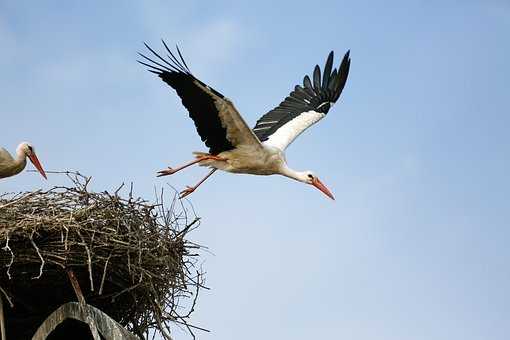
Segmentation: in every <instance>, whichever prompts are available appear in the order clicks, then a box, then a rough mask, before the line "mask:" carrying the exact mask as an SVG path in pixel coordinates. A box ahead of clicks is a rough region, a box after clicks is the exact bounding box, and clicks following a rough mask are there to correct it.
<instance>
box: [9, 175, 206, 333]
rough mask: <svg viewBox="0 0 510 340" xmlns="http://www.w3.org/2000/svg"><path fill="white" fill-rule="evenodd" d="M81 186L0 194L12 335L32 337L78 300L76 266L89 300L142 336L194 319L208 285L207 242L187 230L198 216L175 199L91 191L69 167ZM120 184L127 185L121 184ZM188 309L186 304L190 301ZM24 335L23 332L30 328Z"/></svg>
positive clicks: (86, 297) (71, 177) (167, 331)
mask: <svg viewBox="0 0 510 340" xmlns="http://www.w3.org/2000/svg"><path fill="white" fill-rule="evenodd" d="M67 176H68V178H69V179H71V181H72V183H73V185H72V186H70V187H65V186H59V187H54V188H53V189H51V190H48V191H41V190H40V191H36V192H30V193H20V194H3V195H0V248H1V249H0V254H1V255H0V294H2V295H3V296H2V298H3V299H4V301H7V302H8V303H9V305H10V308H8V309H7V310H6V315H7V317H8V330H9V333H11V332H12V333H15V332H17V334H25V335H26V336H20V337H19V338H29V337H31V335H32V334H33V333H34V332H35V329H36V328H37V327H38V326H39V324H40V323H41V321H42V320H44V318H46V317H47V316H48V315H49V314H50V313H51V312H52V311H53V310H55V309H56V308H58V307H59V306H60V305H61V304H62V303H65V302H68V301H75V300H76V296H75V294H74V292H73V290H72V287H71V284H70V283H69V281H68V279H67V275H66V272H67V271H68V270H70V269H71V270H72V271H73V272H74V274H75V275H76V277H77V278H78V281H79V283H80V286H81V289H82V290H83V294H84V296H85V300H86V301H87V303H89V304H91V305H94V306H96V307H98V308H100V309H101V310H103V311H104V312H106V313H107V314H109V315H110V316H111V317H112V318H114V319H115V320H117V321H118V322H119V323H120V324H122V325H124V326H126V327H127V328H128V329H129V330H130V331H132V332H133V333H135V334H137V335H139V336H140V337H148V336H149V334H152V333H154V332H158V333H160V334H161V335H162V336H163V337H164V338H165V339H170V326H172V325H175V323H177V324H181V325H184V326H185V327H188V330H191V327H193V326H190V325H189V324H188V320H189V317H190V314H191V313H192V312H193V309H194V306H195V303H196V298H197V294H198V291H199V289H200V288H203V286H202V283H203V279H202V275H201V272H199V271H197V269H196V264H197V259H198V258H197V257H196V256H197V254H196V253H197V251H198V249H199V248H200V247H199V246H198V245H196V244H194V243H192V242H190V241H187V240H186V239H185V236H186V235H187V233H188V232H189V231H190V230H192V229H193V228H195V227H196V226H198V223H197V222H198V221H199V219H198V218H196V215H194V214H191V215H189V214H188V212H189V211H191V210H192V208H191V209H190V207H187V208H186V207H184V206H183V205H182V204H181V203H180V202H181V201H178V200H176V199H175V196H174V199H173V200H172V201H171V203H170V205H169V206H168V207H166V208H165V207H164V206H163V202H162V200H163V195H162V193H161V196H159V195H158V198H157V199H156V203H155V204H151V203H149V202H147V201H144V200H142V199H140V198H134V197H133V194H132V190H130V192H129V195H128V197H126V198H122V197H121V196H119V194H118V193H119V190H117V191H115V192H113V193H108V192H106V191H105V192H101V193H96V192H91V191H89V190H88V189H87V186H88V184H89V181H90V178H86V177H84V176H82V175H80V174H78V173H67ZM119 189H120V188H119ZM183 306H186V307H183ZM23 332H24V333H23Z"/></svg>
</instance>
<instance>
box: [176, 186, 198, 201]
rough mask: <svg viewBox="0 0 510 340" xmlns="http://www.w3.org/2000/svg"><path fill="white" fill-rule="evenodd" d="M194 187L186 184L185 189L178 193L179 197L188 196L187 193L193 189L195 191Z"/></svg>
mask: <svg viewBox="0 0 510 340" xmlns="http://www.w3.org/2000/svg"><path fill="white" fill-rule="evenodd" d="M195 189H196V187H190V186H186V189H184V190H183V191H181V193H180V195H179V198H180V199H183V198H184V197H186V196H188V195H189V194H191V193H192V192H193V191H195Z"/></svg>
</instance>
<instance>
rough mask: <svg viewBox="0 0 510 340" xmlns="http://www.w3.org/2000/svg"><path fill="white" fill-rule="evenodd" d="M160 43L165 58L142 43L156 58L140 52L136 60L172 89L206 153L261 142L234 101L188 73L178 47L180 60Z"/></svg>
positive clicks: (216, 152) (215, 152) (214, 153)
mask: <svg viewBox="0 0 510 340" xmlns="http://www.w3.org/2000/svg"><path fill="white" fill-rule="evenodd" d="M163 45H164V46H165V49H166V51H167V52H168V53H169V55H168V56H167V57H168V59H164V58H162V57H161V56H160V55H159V54H158V53H156V52H155V51H154V50H153V49H152V48H150V47H149V46H148V45H147V44H145V46H146V47H147V48H148V49H149V51H150V52H151V53H152V54H154V56H155V57H156V58H154V59H156V60H157V61H156V60H154V59H151V58H149V57H147V56H145V55H143V54H141V53H139V55H140V56H141V57H142V58H144V59H145V61H140V60H139V61H138V62H139V63H140V64H142V65H145V66H147V67H149V71H150V72H153V73H155V74H157V75H158V76H159V77H160V78H161V79H162V80H163V81H164V82H165V83H167V84H168V85H170V86H171V87H173V88H174V89H175V91H176V92H177V94H178V95H179V97H181V99H182V104H183V105H184V106H185V107H186V109H187V110H188V112H189V116H190V117H191V119H193V121H194V122H195V126H196V129H197V132H198V134H199V135H200V137H201V138H202V141H203V142H204V143H205V145H206V146H208V147H209V152H210V153H211V154H213V155H216V154H218V153H220V152H222V151H227V150H231V149H233V148H234V147H236V146H239V145H261V144H260V141H259V140H258V138H257V137H256V136H255V134H254V133H253V132H252V131H251V130H250V128H249V127H248V125H247V124H246V123H245V121H244V120H243V118H242V117H241V115H240V114H239V112H238V111H237V109H236V108H235V107H234V104H233V103H232V102H231V101H230V100H228V99H227V98H225V97H224V96H223V95H222V94H221V93H219V92H218V91H216V90H214V89H213V88H211V87H209V86H207V85H206V84H204V83H203V82H202V81H200V80H199V79H197V78H195V77H194V76H193V75H192V74H191V72H190V70H189V68H188V66H187V65H186V62H185V61H184V59H183V57H182V54H181V52H180V51H179V48H177V52H178V55H179V59H180V60H179V59H177V58H176V56H175V55H174V54H173V53H172V52H171V51H170V49H169V48H168V46H167V45H166V43H165V42H164V41H163Z"/></svg>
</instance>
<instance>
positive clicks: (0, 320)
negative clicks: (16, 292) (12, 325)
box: [0, 294, 7, 340]
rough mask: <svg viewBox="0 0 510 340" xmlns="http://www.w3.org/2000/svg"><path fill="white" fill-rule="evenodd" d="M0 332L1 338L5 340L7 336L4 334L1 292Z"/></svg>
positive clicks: (0, 297) (0, 296)
mask: <svg viewBox="0 0 510 340" xmlns="http://www.w3.org/2000/svg"><path fill="white" fill-rule="evenodd" d="M0 332H1V334H2V340H7V337H6V335H5V317H4V303H3V298H2V295H1V294H0Z"/></svg>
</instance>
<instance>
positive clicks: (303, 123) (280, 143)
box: [262, 111, 326, 151]
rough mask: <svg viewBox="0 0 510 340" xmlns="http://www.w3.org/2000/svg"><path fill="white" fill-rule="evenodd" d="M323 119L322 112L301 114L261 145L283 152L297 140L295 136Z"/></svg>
mask: <svg viewBox="0 0 510 340" xmlns="http://www.w3.org/2000/svg"><path fill="white" fill-rule="evenodd" d="M324 117H326V115H325V114H324V113H322V112H317V111H307V112H303V113H301V114H300V115H299V116H297V117H296V118H294V119H292V120H290V121H288V122H287V123H285V124H284V125H282V126H281V127H280V128H279V129H278V130H276V131H275V132H274V133H273V134H272V135H271V136H269V138H268V139H267V140H266V141H264V142H263V143H262V144H266V145H269V146H273V147H276V148H278V149H280V150H282V151H283V150H285V149H286V148H287V147H288V146H289V145H290V144H291V143H292V142H293V141H294V139H296V138H297V136H299V135H300V134H301V133H303V131H305V130H306V129H308V128H309V127H310V126H312V125H313V124H315V123H317V122H318V121H319V120H321V119H322V118H324Z"/></svg>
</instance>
